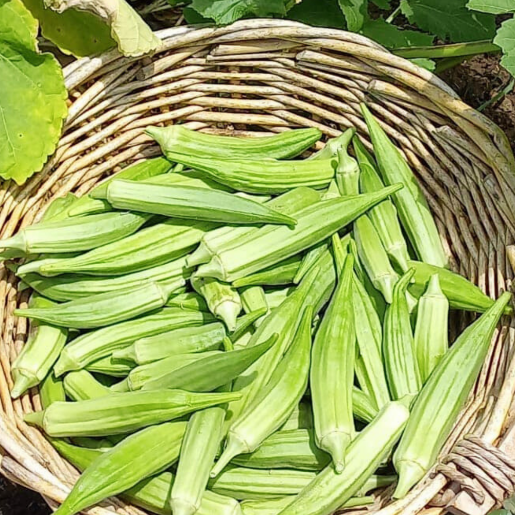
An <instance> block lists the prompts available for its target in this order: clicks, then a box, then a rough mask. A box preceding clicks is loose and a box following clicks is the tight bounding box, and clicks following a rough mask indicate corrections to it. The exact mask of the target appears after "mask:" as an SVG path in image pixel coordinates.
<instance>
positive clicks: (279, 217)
mask: <svg viewBox="0 0 515 515" xmlns="http://www.w3.org/2000/svg"><path fill="white" fill-rule="evenodd" d="M107 200H108V201H109V203H110V204H111V205H112V206H113V207H115V208H117V209H128V210H131V211H139V212H143V213H152V214H156V215H164V216H169V217H176V218H186V219H194V220H202V221H206V222H223V223H227V224H263V223H269V224H286V225H288V226H290V225H295V219H294V218H292V217H290V216H287V215H284V214H282V213H279V212H278V211H274V210H273V209H270V208H269V207H267V205H266V204H259V203H258V202H254V201H252V200H249V199H246V198H243V197H241V196H238V195H232V194H231V193H226V192H225V191H218V190H210V189H206V188H196V187H194V186H178V185H170V186H169V185H165V184H152V183H148V182H136V181H124V180H116V181H113V182H112V183H111V184H109V186H108V188H107Z"/></svg>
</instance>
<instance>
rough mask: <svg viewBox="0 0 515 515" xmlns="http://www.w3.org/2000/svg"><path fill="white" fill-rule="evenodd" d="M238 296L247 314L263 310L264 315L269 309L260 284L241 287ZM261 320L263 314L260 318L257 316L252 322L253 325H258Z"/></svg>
mask: <svg viewBox="0 0 515 515" xmlns="http://www.w3.org/2000/svg"><path fill="white" fill-rule="evenodd" d="M240 298H241V303H242V305H243V310H244V311H245V313H247V314H250V313H255V312H256V311H263V310H264V315H266V314H267V313H269V311H270V307H269V306H268V301H267V298H266V295H265V291H264V290H263V288H262V287H261V286H247V287H246V288H243V289H242V290H240ZM263 320H264V316H263V317H262V318H258V319H257V320H256V321H255V322H254V327H256V328H257V327H259V326H260V325H261V324H262V323H263Z"/></svg>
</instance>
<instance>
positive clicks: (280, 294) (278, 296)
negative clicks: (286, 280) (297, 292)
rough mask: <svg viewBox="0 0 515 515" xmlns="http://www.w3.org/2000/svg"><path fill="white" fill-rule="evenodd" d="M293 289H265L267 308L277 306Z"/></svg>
mask: <svg viewBox="0 0 515 515" xmlns="http://www.w3.org/2000/svg"><path fill="white" fill-rule="evenodd" d="M293 291H294V287H293V286H290V287H287V288H280V289H273V290H267V291H265V298H266V302H267V304H268V308H269V309H275V308H277V307H279V306H280V305H281V304H282V303H283V302H284V301H285V300H286V299H287V298H288V296H290V295H291V293H292V292H293Z"/></svg>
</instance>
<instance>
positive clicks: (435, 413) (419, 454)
mask: <svg viewBox="0 0 515 515" xmlns="http://www.w3.org/2000/svg"><path fill="white" fill-rule="evenodd" d="M510 298H511V294H510V293H508V292H505V293H503V294H502V295H501V296H500V297H499V299H498V300H497V301H496V302H495V303H494V305H493V306H492V307H491V308H489V309H488V310H487V311H486V312H485V313H484V314H483V315H482V316H481V317H480V318H479V319H477V320H476V321H475V322H474V323H473V324H472V325H469V326H468V327H467V328H466V329H465V331H463V333H461V335H460V336H459V337H458V339H457V340H456V341H455V342H454V344H453V345H452V346H451V348H450V349H449V351H448V352H447V353H446V354H445V355H444V357H443V358H442V359H441V360H440V362H439V363H438V365H436V367H435V369H434V370H433V373H432V374H431V375H430V376H429V379H428V380H427V382H426V384H425V385H424V387H423V388H422V390H421V391H420V393H419V395H418V396H417V398H416V400H415V402H414V405H413V407H412V410H411V416H410V419H409V421H408V424H407V426H406V430H405V432H404V435H403V437H402V439H401V442H400V444H399V446H398V448H397V450H396V451H395V454H394V456H393V463H394V466H395V469H396V470H397V472H398V474H399V483H398V485H397V489H396V490H395V493H394V497H395V498H401V497H404V496H405V495H406V494H407V493H408V491H409V490H410V489H411V488H412V487H413V486H414V485H415V484H416V483H417V482H418V481H419V480H420V479H422V477H423V476H424V475H425V473H426V472H427V471H428V470H429V469H430V468H431V467H432V466H433V464H434V463H435V461H436V459H437V457H438V454H439V453H440V451H441V449H442V446H443V445H444V443H445V441H446V439H447V437H448V436H449V433H450V432H451V430H452V428H453V426H454V423H455V421H456V418H457V417H458V414H459V412H460V411H461V409H462V408H463V405H464V404H465V401H466V399H467V397H468V395H469V393H470V391H471V390H472V387H473V385H474V383H475V381H476V379H477V376H478V375H479V372H480V370H481V367H482V366H483V364H484V361H485V358H486V354H487V352H488V348H489V346H490V342H491V339H492V336H493V334H494V331H495V328H496V326H497V324H498V322H499V320H500V318H501V316H502V314H503V312H504V309H505V307H506V306H507V304H508V302H509V301H510ZM427 428H431V431H427V430H426V429H427Z"/></svg>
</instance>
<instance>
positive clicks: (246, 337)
mask: <svg viewBox="0 0 515 515" xmlns="http://www.w3.org/2000/svg"><path fill="white" fill-rule="evenodd" d="M254 333H255V331H254V328H252V327H249V328H248V329H247V330H246V331H245V332H244V333H243V334H242V335H241V336H240V337H239V338H238V340H235V341H234V342H233V349H234V350H238V349H244V348H245V347H246V346H247V345H248V343H249V341H250V340H251V338H252V336H253V335H254ZM231 342H232V340H231Z"/></svg>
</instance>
